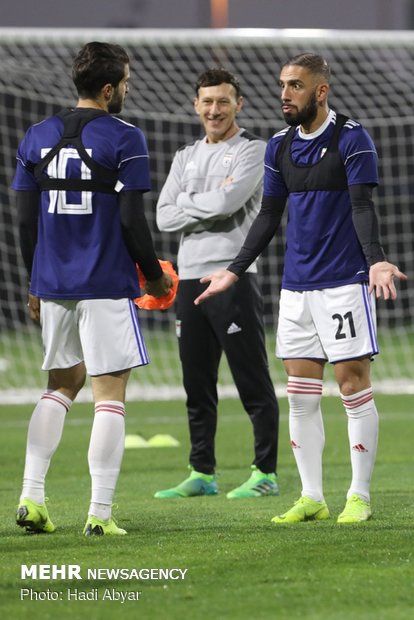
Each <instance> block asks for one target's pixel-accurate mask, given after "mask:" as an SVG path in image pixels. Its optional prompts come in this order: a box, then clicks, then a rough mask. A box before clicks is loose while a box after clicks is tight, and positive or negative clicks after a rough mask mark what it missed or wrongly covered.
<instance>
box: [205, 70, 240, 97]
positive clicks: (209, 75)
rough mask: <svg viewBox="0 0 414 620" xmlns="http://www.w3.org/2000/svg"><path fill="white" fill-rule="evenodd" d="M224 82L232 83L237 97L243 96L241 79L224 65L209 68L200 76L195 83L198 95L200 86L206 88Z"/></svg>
mask: <svg viewBox="0 0 414 620" xmlns="http://www.w3.org/2000/svg"><path fill="white" fill-rule="evenodd" d="M223 83H224V84H231V85H232V86H233V87H234V90H235V91H236V97H237V98H239V97H241V94H242V93H241V87H240V82H239V80H238V79H237V78H236V76H235V75H233V73H231V72H230V71H227V69H224V68H223V67H214V68H212V69H207V70H206V71H203V73H201V74H200V75H199V76H198V79H197V82H196V83H195V92H196V95H197V96H198V91H199V90H200V88H204V87H205V86H219V85H220V84H223Z"/></svg>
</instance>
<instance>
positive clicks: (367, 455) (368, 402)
mask: <svg viewBox="0 0 414 620" xmlns="http://www.w3.org/2000/svg"><path fill="white" fill-rule="evenodd" d="M341 398H342V402H343V404H344V407H345V411H346V414H347V416H348V437H349V447H350V451H351V466H352V482H351V486H350V488H349V490H348V493H347V498H349V497H350V496H351V495H354V494H356V495H359V496H360V497H362V499H365V500H366V501H367V502H369V501H370V495H369V490H370V483H371V476H372V471H373V469H374V463H375V456H376V453H377V443H378V413H377V409H376V407H375V402H374V399H373V397H372V388H368V389H366V390H362V391H361V392H358V393H357V394H352V395H351V396H344V395H343V394H341Z"/></svg>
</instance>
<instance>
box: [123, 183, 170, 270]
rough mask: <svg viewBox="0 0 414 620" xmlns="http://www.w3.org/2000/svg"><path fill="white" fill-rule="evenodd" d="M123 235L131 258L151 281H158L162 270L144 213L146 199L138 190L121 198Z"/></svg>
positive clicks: (126, 193) (124, 194)
mask: <svg viewBox="0 0 414 620" xmlns="http://www.w3.org/2000/svg"><path fill="white" fill-rule="evenodd" d="M119 209H120V217H121V226H122V234H123V237H124V241H125V245H126V246H127V249H128V252H129V254H130V256H131V258H132V259H133V260H134V261H135V262H136V263H138V265H139V268H140V269H141V271H142V273H143V274H144V276H145V278H146V279H147V280H149V281H152V280H158V278H160V277H161V276H162V269H161V267H160V264H159V262H158V259H157V256H156V254H155V250H154V245H153V242H152V236H151V232H150V229H149V227H148V222H147V218H146V217H145V212H144V199H143V195H142V193H141V192H139V191H137V190H133V191H129V192H121V194H120V196H119Z"/></svg>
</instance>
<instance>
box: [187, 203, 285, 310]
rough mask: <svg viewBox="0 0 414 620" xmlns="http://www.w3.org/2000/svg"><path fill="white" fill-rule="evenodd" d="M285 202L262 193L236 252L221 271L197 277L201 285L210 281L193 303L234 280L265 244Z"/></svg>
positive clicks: (271, 234)
mask: <svg viewBox="0 0 414 620" xmlns="http://www.w3.org/2000/svg"><path fill="white" fill-rule="evenodd" d="M285 204H286V198H285V197H275V196H264V197H263V200H262V206H261V208H260V211H259V214H258V216H257V217H256V219H255V220H254V222H253V224H252V226H251V228H250V230H249V232H248V234H247V237H246V240H245V242H244V244H243V247H242V248H241V250H240V252H239V253H238V255H237V256H236V258H235V259H234V261H233V262H232V263H231V264H230V265H229V267H228V268H227V269H226V270H224V271H217V272H216V273H213V274H211V275H208V276H205V277H204V278H201V280H200V282H201V283H202V284H207V283H208V282H209V283H210V284H209V286H208V287H207V288H206V290H205V291H204V292H203V293H201V295H199V297H197V299H195V300H194V303H195V305H196V306H198V305H199V304H200V303H202V302H203V301H205V300H206V299H208V298H209V297H214V295H217V294H218V293H222V292H223V291H225V290H226V289H227V288H229V287H230V286H231V285H232V284H234V283H235V282H237V280H238V279H239V276H240V275H241V274H242V273H243V272H244V271H246V269H247V268H248V267H249V265H251V264H252V262H253V261H254V260H255V259H256V258H257V257H258V256H259V254H261V253H262V252H263V250H264V249H265V247H266V246H267V245H269V243H270V241H271V239H272V238H273V236H274V235H275V233H276V230H277V229H278V227H279V224H280V220H281V219H282V215H283V211H284V208H285Z"/></svg>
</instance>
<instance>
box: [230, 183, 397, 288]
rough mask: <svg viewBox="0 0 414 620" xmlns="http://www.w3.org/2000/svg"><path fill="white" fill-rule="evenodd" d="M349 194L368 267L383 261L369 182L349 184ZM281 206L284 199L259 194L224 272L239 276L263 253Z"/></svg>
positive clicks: (356, 229)
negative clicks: (253, 216)
mask: <svg viewBox="0 0 414 620" xmlns="http://www.w3.org/2000/svg"><path fill="white" fill-rule="evenodd" d="M349 194H350V198H351V204H352V221H353V224H354V228H355V232H356V234H357V237H358V241H359V242H360V244H361V247H362V251H363V253H364V256H365V259H366V261H367V263H368V266H369V267H370V266H371V265H373V264H374V263H378V262H380V261H383V260H386V258H385V254H384V250H383V249H382V247H381V244H380V241H379V226H378V219H377V215H376V213H375V208H374V203H373V201H372V187H371V186H370V185H352V186H350V187H349ZM285 205H286V198H283V197H276V196H264V197H263V200H262V204H261V208H260V211H259V213H258V215H257V217H256V219H255V220H254V222H253V224H252V226H251V228H250V230H249V232H248V234H247V237H246V239H245V242H244V244H243V246H242V248H241V249H240V252H239V253H238V255H237V256H236V258H235V259H234V260H233V262H232V263H231V264H230V265H229V266H228V267H227V269H228V271H231V272H232V273H234V274H235V275H237V276H240V275H241V274H242V273H243V272H244V271H246V269H247V268H248V267H249V265H251V263H252V262H253V261H254V260H255V259H256V258H257V257H258V256H259V255H260V254H261V253H262V252H263V250H264V249H265V248H266V246H267V245H268V244H269V243H270V241H271V239H272V238H273V236H274V235H275V233H276V231H277V229H278V227H279V224H280V221H281V219H282V215H283V211H284V209H285Z"/></svg>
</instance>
